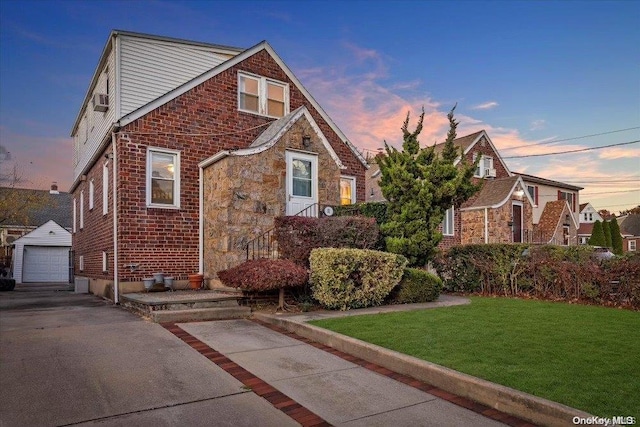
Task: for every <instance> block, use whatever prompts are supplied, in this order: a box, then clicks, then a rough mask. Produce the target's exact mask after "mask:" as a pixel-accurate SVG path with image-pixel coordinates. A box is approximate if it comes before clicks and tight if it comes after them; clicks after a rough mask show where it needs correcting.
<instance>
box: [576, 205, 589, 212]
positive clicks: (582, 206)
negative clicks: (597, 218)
mask: <svg viewBox="0 0 640 427" xmlns="http://www.w3.org/2000/svg"><path fill="white" fill-rule="evenodd" d="M588 204H589V203H580V210H579V211H578V212H582V211H583V210H584V208H586V207H587V205H588Z"/></svg>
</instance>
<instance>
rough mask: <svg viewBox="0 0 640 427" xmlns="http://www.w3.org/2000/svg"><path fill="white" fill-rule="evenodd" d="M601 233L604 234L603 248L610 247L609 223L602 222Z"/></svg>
mask: <svg viewBox="0 0 640 427" xmlns="http://www.w3.org/2000/svg"><path fill="white" fill-rule="evenodd" d="M602 231H603V232H604V246H606V247H608V248H610V247H611V229H610V228H609V221H607V220H604V221H602Z"/></svg>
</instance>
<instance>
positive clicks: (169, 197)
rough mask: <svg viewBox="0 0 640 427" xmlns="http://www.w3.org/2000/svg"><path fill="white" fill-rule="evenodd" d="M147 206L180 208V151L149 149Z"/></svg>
mask: <svg viewBox="0 0 640 427" xmlns="http://www.w3.org/2000/svg"><path fill="white" fill-rule="evenodd" d="M147 207H149V208H174V209H178V208H180V152H179V151H175V150H167V149H164V148H152V147H149V148H148V149H147Z"/></svg>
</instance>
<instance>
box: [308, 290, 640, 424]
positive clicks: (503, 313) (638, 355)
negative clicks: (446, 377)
mask: <svg viewBox="0 0 640 427" xmlns="http://www.w3.org/2000/svg"><path fill="white" fill-rule="evenodd" d="M471 300H472V303H471V304H470V305H466V306H456V307H447V308H437V309H431V310H420V311H409V312H401V313H389V314H376V315H368V316H352V317H346V318H338V319H330V320H321V321H314V322H311V323H312V324H314V325H316V326H320V327H323V328H326V329H330V330H332V331H336V332H339V333H342V334H345V335H349V336H352V337H355V338H358V339H361V340H363V341H368V342H370V343H374V344H377V345H380V346H382V347H386V348H389V349H393V350H396V351H399V352H402V353H405V354H409V355H412V356H415V357H418V358H420V359H424V360H428V361H430V362H434V363H437V364H439V365H443V366H447V367H449V368H452V369H455V370H457V371H460V372H465V373H467V374H470V375H473V376H476V377H480V378H484V379H487V380H489V381H492V382H495V383H498V384H503V385H506V386H508V387H512V388H515V389H518V390H522V391H524V392H527V393H531V394H534V395H537V396H541V397H544V398H547V399H550V400H553V401H556V402H560V403H563V404H565V405H568V406H571V407H574V408H579V409H582V410H584V411H587V412H590V413H592V414H594V415H598V416H603V417H611V416H618V415H623V416H636V417H638V416H640V313H638V312H633V311H627V310H618V309H611V308H603V307H593V306H585V305H571V304H565V303H554V302H544V301H531V300H518V299H508V298H480V297H473V298H471Z"/></svg>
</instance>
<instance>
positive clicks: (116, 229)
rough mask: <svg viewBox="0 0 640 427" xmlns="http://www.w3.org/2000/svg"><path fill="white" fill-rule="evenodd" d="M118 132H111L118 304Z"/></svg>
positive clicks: (117, 295)
mask: <svg viewBox="0 0 640 427" xmlns="http://www.w3.org/2000/svg"><path fill="white" fill-rule="evenodd" d="M116 142H117V140H116V133H115V132H111V149H112V150H113V167H112V170H113V173H112V174H111V175H112V177H111V180H112V184H111V186H112V187H113V189H112V190H111V191H112V198H113V302H114V303H116V304H120V289H119V288H120V283H119V280H118V210H117V207H118V205H117V203H116V201H117V200H118V199H117V196H118V191H117V189H118V186H117V180H116V171H117V170H118V168H117V165H118V164H117V159H118V158H117V153H118V150H117V149H116V148H117V147H116Z"/></svg>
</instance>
